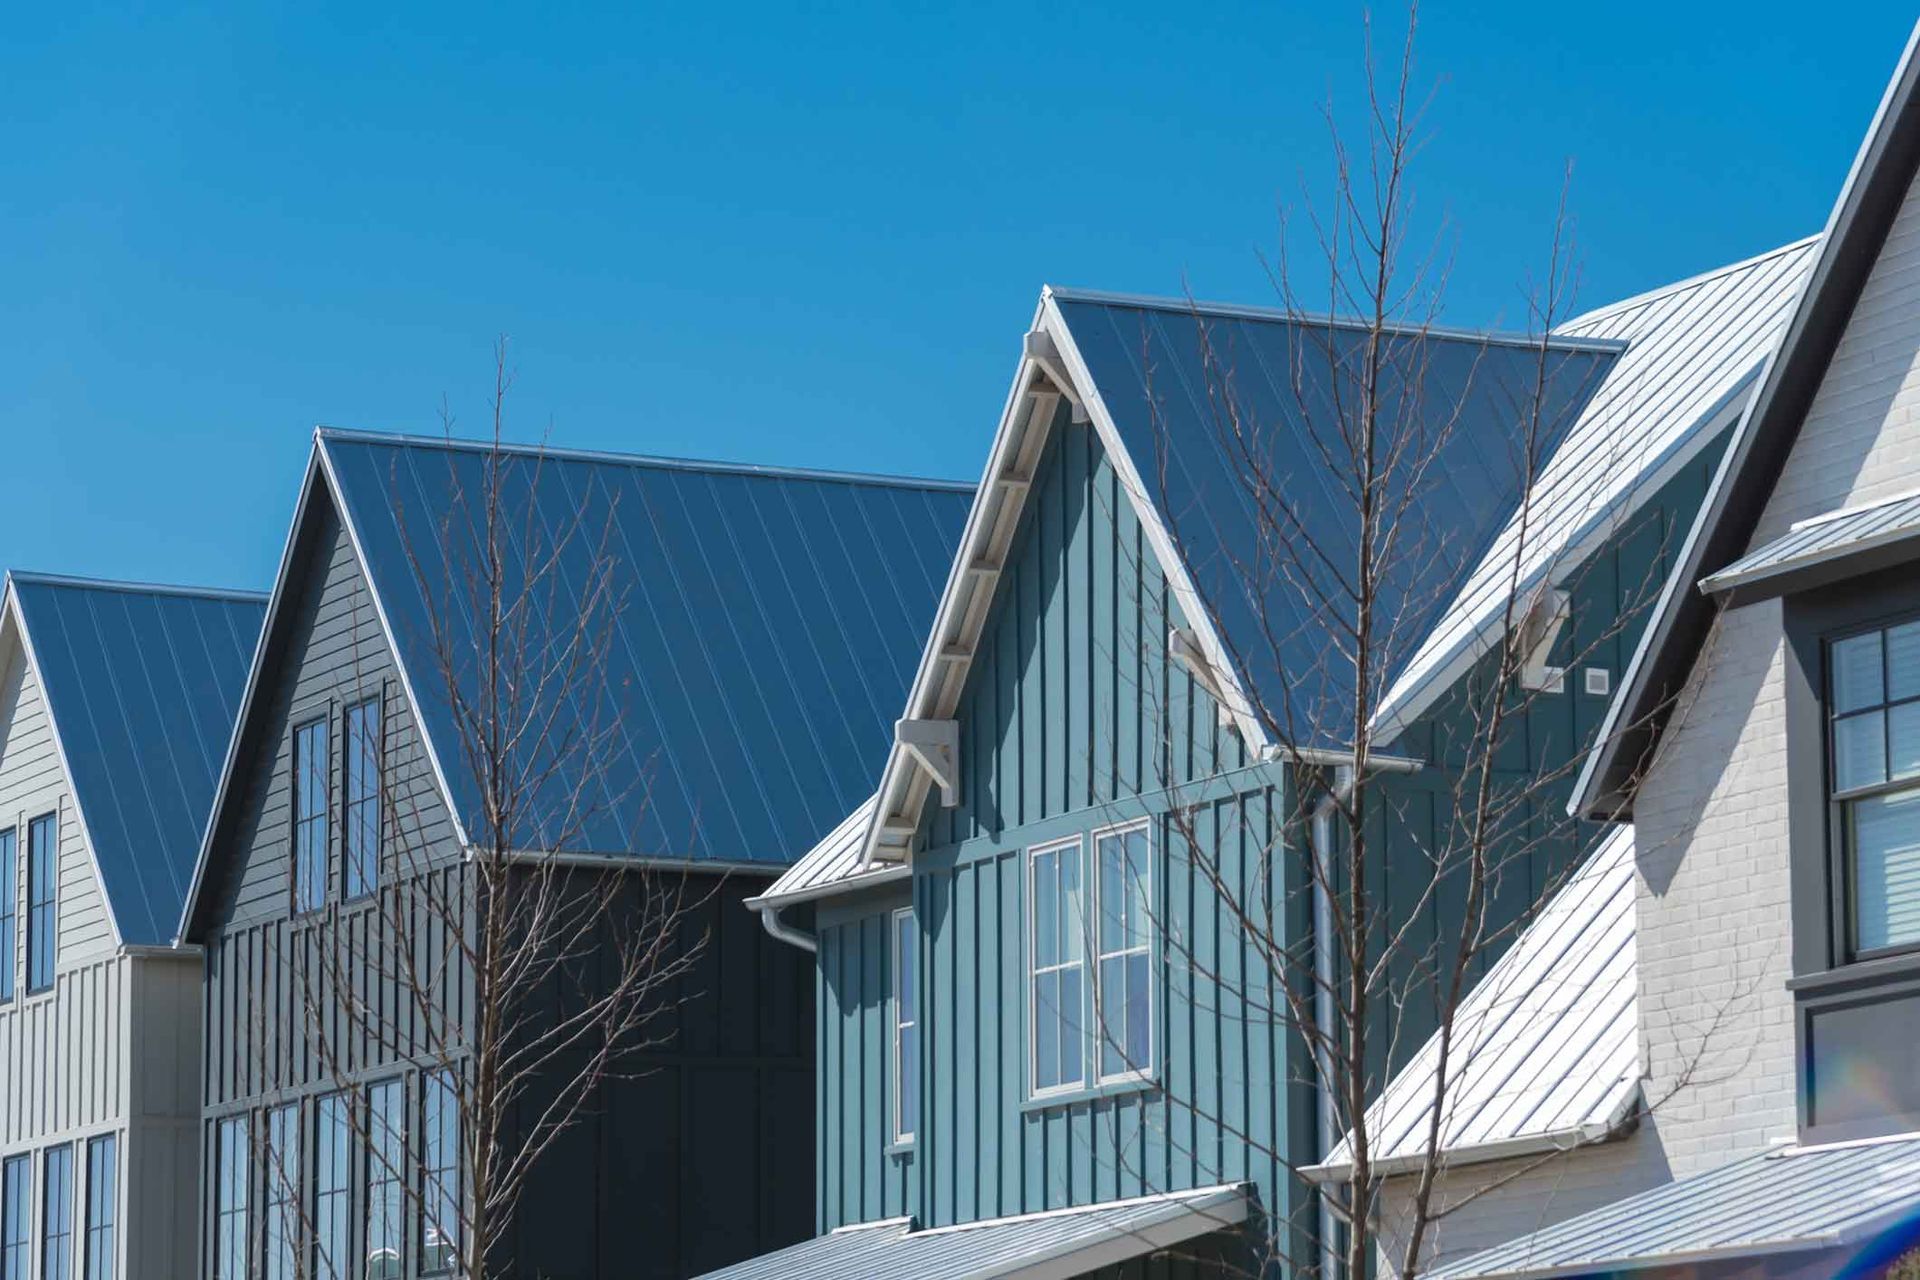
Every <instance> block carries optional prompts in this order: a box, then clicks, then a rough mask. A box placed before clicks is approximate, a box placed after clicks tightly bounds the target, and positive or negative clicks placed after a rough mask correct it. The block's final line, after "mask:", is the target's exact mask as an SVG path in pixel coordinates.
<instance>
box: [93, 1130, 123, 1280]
mask: <svg viewBox="0 0 1920 1280" xmlns="http://www.w3.org/2000/svg"><path fill="white" fill-rule="evenodd" d="M119 1201H120V1160H119V1143H118V1141H117V1140H116V1139H115V1138H114V1136H113V1135H112V1134H108V1135H107V1136H106V1137H103V1138H95V1139H93V1141H91V1142H89V1143H88V1144H87V1236H86V1241H85V1248H86V1260H87V1261H86V1280H113V1276H114V1266H115V1263H116V1262H117V1261H118V1259H117V1257H116V1256H115V1255H116V1248H115V1241H114V1232H115V1230H116V1228H117V1227H118V1226H119V1217H120V1214H119Z"/></svg>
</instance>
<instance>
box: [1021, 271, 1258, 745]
mask: <svg viewBox="0 0 1920 1280" xmlns="http://www.w3.org/2000/svg"><path fill="white" fill-rule="evenodd" d="M1040 308H1041V312H1042V314H1043V317H1044V318H1043V320H1042V322H1041V323H1042V324H1043V325H1044V326H1045V327H1046V328H1047V330H1048V331H1049V332H1050V333H1052V335H1053V339H1054V343H1055V344H1056V346H1057V347H1058V348H1059V351H1060V358H1061V360H1062V362H1063V363H1065V365H1066V367H1067V374H1068V376H1069V377H1071V378H1072V379H1073V380H1074V384H1075V391H1076V392H1077V394H1078V395H1079V397H1080V402H1081V403H1082V404H1084V405H1085V406H1086V408H1087V414H1088V416H1089V417H1090V418H1091V419H1092V421H1093V429H1094V431H1095V432H1097V433H1098V434H1099V436H1100V443H1101V444H1102V445H1103V446H1104V447H1105V449H1106V451H1107V460H1108V461H1109V462H1111V463H1112V464H1113V469H1114V473H1115V474H1116V475H1117V476H1118V477H1119V479H1120V487H1121V488H1122V489H1124V490H1125V491H1126V494H1127V499H1128V501H1129V502H1130V503H1131V504H1132V506H1133V513H1134V516H1135V517H1136V518H1137V519H1138V520H1139V521H1140V527H1141V528H1142V529H1143V530H1145V531H1146V535H1147V544H1148V545H1149V546H1151V547H1152V548H1153V552H1154V558H1155V559H1156V560H1158V561H1159V563H1160V569H1161V571H1162V572H1163V573H1164V574H1165V575H1166V578H1167V585H1168V587H1170V588H1171V589H1172V591H1173V595H1174V599H1175V600H1177V601H1178V602H1179V604H1180V610H1181V613H1182V614H1183V615H1184V616H1185V620H1186V623H1187V626H1188V627H1189V628H1191V629H1192V631H1193V634H1194V638H1195V639H1196V640H1197V641H1198V642H1199V645H1200V651H1201V653H1202V654H1204V655H1205V657H1206V659H1207V663H1208V665H1209V666H1211V667H1212V668H1213V670H1214V672H1215V673H1216V675H1217V678H1218V680H1219V682H1220V685H1221V690H1220V691H1221V693H1222V694H1223V695H1225V698H1224V701H1225V705H1226V710H1227V713H1228V714H1229V715H1230V716H1231V717H1232V718H1233V723H1234V727H1235V728H1236V729H1237V730H1238V731H1239V733H1240V741H1241V742H1243V743H1245V744H1246V748H1247V751H1248V752H1249V753H1250V754H1253V755H1263V754H1266V753H1267V752H1268V751H1269V749H1270V748H1271V747H1272V746H1273V743H1272V742H1271V741H1269V739H1268V737H1267V734H1266V730H1265V729H1264V728H1262V727H1261V725H1260V722H1259V719H1258V718H1257V717H1256V716H1255V715H1254V714H1253V703H1252V701H1251V700H1250V699H1249V698H1248V697H1247V694H1246V686H1245V683H1244V681H1243V680H1242V676H1241V672H1240V670H1239V668H1238V666H1236V665H1235V663H1234V662H1233V659H1232V657H1231V655H1230V654H1229V652H1228V650H1227V647H1226V645H1225V644H1223V643H1222V642H1221V639H1220V633H1219V631H1218V629H1217V628H1216V627H1215V626H1214V622H1213V614H1212V612H1211V611H1210V610H1209V609H1207V607H1206V605H1205V603H1204V602H1203V601H1202V600H1201V598H1200V592H1199V589H1198V588H1197V587H1195V586H1194V583H1193V575H1192V574H1190V573H1188V572H1187V562H1186V560H1185V559H1183V558H1182V557H1181V555H1180V552H1179V549H1178V548H1177V547H1176V546H1175V545H1174V541H1173V535H1172V532H1171V531H1170V530H1169V529H1168V528H1167V525H1166V522H1165V521H1164V520H1162V519H1161V518H1160V507H1159V504H1158V503H1157V502H1155V501H1154V500H1153V496H1152V495H1151V494H1150V493H1149V492H1148V490H1147V487H1146V484H1145V482H1144V481H1143V480H1142V479H1141V476H1140V471H1139V469H1138V468H1137V467H1135V466H1134V462H1133V455H1132V454H1130V453H1129V452H1128V451H1127V446H1126V444H1125V442H1124V441H1122V440H1121V438H1120V432H1119V429H1118V428H1117V427H1116V426H1115V425H1114V421H1113V414H1112V413H1111V412H1110V411H1109V410H1108V409H1107V403H1106V401H1105V400H1104V399H1103V398H1102V397H1101V395H1100V388H1099V387H1098V386H1096V385H1095V384H1094V381H1093V375H1092V373H1091V372H1090V371H1089V370H1088V368H1087V363H1086V361H1085V359H1083V358H1082V357H1081V355H1080V348H1079V346H1078V345H1077V344H1076V343H1075V342H1074V340H1073V333H1072V330H1071V329H1070V328H1069V327H1068V325H1067V322H1066V318H1065V317H1064V316H1062V315H1061V314H1060V308H1059V306H1058V304H1057V303H1055V301H1054V297H1053V291H1052V290H1051V289H1049V290H1047V291H1046V292H1044V293H1042V294H1041V297H1040Z"/></svg>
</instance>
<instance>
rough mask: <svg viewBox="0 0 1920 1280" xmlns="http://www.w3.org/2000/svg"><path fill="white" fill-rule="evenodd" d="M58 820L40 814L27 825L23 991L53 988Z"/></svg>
mask: <svg viewBox="0 0 1920 1280" xmlns="http://www.w3.org/2000/svg"><path fill="white" fill-rule="evenodd" d="M59 885H60V822H59V819H58V818H56V817H55V816H54V815H53V814H51V813H48V814H43V815H41V816H40V817H38V818H35V819H34V820H33V821H32V822H29V823H28V824H27V994H28V995H34V994H36V993H38V992H41V991H51V990H53V971H54V958H55V955H56V953H57V950H58V947H59V939H60V922H59V918H58V914H57V902H56V900H57V898H58V896H59V891H60V890H59Z"/></svg>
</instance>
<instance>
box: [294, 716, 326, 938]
mask: <svg viewBox="0 0 1920 1280" xmlns="http://www.w3.org/2000/svg"><path fill="white" fill-rule="evenodd" d="M292 800H293V909H294V910H295V911H317V910H318V909H319V908H321V907H322V906H325V905H326V901H327V721H326V719H325V717H322V718H321V719H319V720H314V721H311V722H309V723H307V724H303V725H301V726H300V727H299V728H297V729H295V730H294V731H293V796H292Z"/></svg>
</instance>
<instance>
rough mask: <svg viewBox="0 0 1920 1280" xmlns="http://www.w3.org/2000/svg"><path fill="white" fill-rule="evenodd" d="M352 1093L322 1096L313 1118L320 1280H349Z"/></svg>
mask: <svg viewBox="0 0 1920 1280" xmlns="http://www.w3.org/2000/svg"><path fill="white" fill-rule="evenodd" d="M352 1105H353V1100H352V1096H351V1095H349V1094H345V1093H330V1094H328V1095H327V1096H326V1097H324V1098H322V1099H320V1104H319V1106H318V1107H316V1108H315V1109H314V1118H313V1274H314V1275H315V1276H316V1277H318V1280H345V1278H346V1276H347V1273H348V1271H349V1269H350V1268H349V1266H348V1261H347V1260H348V1258H349V1257H350V1254H349V1253H348V1248H349V1246H348V1244H347V1212H348V1208H349V1204H348V1184H347V1179H348V1178H349V1176H350V1173H349V1171H350V1170H351V1169H352V1168H353V1164H352V1160H351V1158H350V1156H349V1155H348V1152H349V1150H350V1148H351V1146H352V1141H351V1136H352V1128H353V1117H351V1116H350V1115H348V1114H347V1108H348V1107H350V1106H352Z"/></svg>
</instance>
